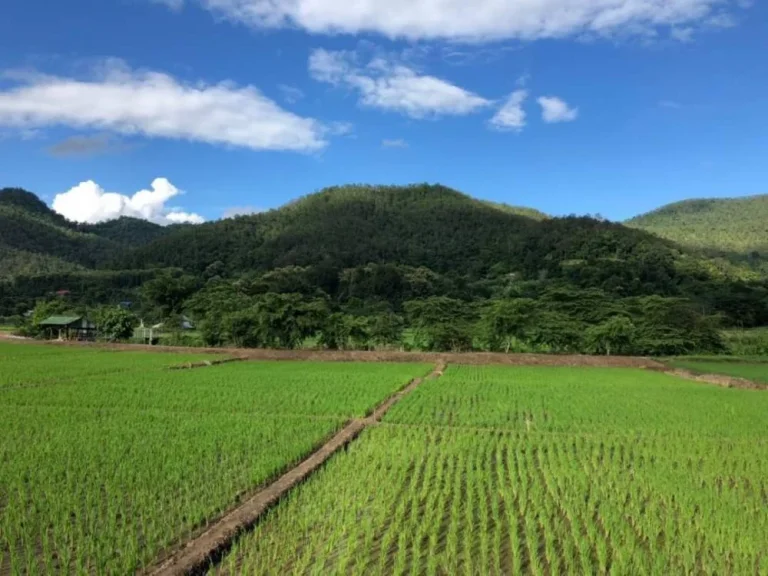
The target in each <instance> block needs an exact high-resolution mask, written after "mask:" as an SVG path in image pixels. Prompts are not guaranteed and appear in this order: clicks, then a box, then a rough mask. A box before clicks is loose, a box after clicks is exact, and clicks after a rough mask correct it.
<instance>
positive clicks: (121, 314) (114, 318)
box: [95, 307, 139, 341]
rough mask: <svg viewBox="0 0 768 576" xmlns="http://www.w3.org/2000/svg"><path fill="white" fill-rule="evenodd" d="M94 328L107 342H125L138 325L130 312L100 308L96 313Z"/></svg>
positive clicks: (115, 308)
mask: <svg viewBox="0 0 768 576" xmlns="http://www.w3.org/2000/svg"><path fill="white" fill-rule="evenodd" d="M95 318H96V328H97V329H98V331H99V334H100V335H101V336H103V337H104V338H106V339H107V340H111V341H112V340H127V339H128V338H130V337H131V336H132V335H133V330H134V328H136V325H137V324H138V323H139V320H138V318H136V315H135V314H133V313H132V312H130V311H128V310H125V309H123V308H119V307H108V308H102V309H100V310H99V311H98V312H97V313H96V316H95Z"/></svg>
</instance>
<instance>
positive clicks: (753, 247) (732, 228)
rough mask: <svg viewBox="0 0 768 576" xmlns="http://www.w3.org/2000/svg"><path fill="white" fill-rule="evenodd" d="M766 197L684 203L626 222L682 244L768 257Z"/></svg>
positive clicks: (767, 196)
mask: <svg viewBox="0 0 768 576" xmlns="http://www.w3.org/2000/svg"><path fill="white" fill-rule="evenodd" d="M766 222H768V194H763V195H761V196H751V197H748V198H725V199H723V198H720V199H706V200H685V201H683V202H676V203H674V204H669V205H667V206H663V207H661V208H659V209H657V210H654V211H653V212H649V213H648V214H643V215H642V216H638V217H636V218H633V219H632V220H629V221H628V222H627V225H628V226H632V227H634V228H641V229H643V230H647V231H649V232H653V233H654V234H657V235H659V236H662V237H664V238H669V239H670V240H674V241H675V242H679V243H681V244H685V245H689V246H695V247H699V248H709V249H715V250H720V251H722V252H735V253H741V254H750V253H753V252H757V253H758V255H757V256H759V254H760V253H763V254H766V253H768V236H766V225H765V223H766Z"/></svg>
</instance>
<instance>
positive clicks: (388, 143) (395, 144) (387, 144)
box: [381, 138, 408, 148]
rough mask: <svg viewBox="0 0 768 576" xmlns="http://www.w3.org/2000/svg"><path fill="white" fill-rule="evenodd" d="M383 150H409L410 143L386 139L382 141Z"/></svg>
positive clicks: (399, 139)
mask: <svg viewBox="0 0 768 576" xmlns="http://www.w3.org/2000/svg"><path fill="white" fill-rule="evenodd" d="M381 147H382V148H408V142H406V141H405V140H403V139H402V138H394V139H391V140H389V139H384V140H382V141H381Z"/></svg>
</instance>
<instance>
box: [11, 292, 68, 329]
mask: <svg viewBox="0 0 768 576" xmlns="http://www.w3.org/2000/svg"><path fill="white" fill-rule="evenodd" d="M67 311H69V307H68V305H67V303H66V302H65V301H63V300H60V299H56V300H39V301H38V302H37V304H35V307H34V309H33V310H32V315H31V316H29V317H27V318H25V319H24V321H23V322H22V324H21V326H20V327H19V334H21V335H22V336H30V337H37V336H41V335H42V334H43V328H41V326H40V322H42V321H43V320H45V319H46V318H49V317H51V316H56V315H61V314H64V313H66V312H67Z"/></svg>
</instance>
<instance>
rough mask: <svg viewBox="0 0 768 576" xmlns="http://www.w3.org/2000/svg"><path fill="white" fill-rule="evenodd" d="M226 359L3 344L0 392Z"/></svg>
mask: <svg viewBox="0 0 768 576" xmlns="http://www.w3.org/2000/svg"><path fill="white" fill-rule="evenodd" d="M218 358H224V356H219V355H211V354H194V353H185V354H175V353H156V352H144V351H124V352H120V351H109V350H99V349H90V348H79V347H69V346H54V345H40V344H38V345H35V344H4V343H2V342H0V390H2V389H3V388H4V387H15V386H25V385H36V384H38V385H39V384H56V383H59V382H68V381H76V380H78V379H81V378H83V377H87V376H98V375H107V374H114V373H117V372H126V373H137V372H142V371H149V370H152V371H159V370H161V369H163V368H167V367H169V366H173V365H176V364H183V363H186V362H199V361H203V360H212V359H218Z"/></svg>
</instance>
